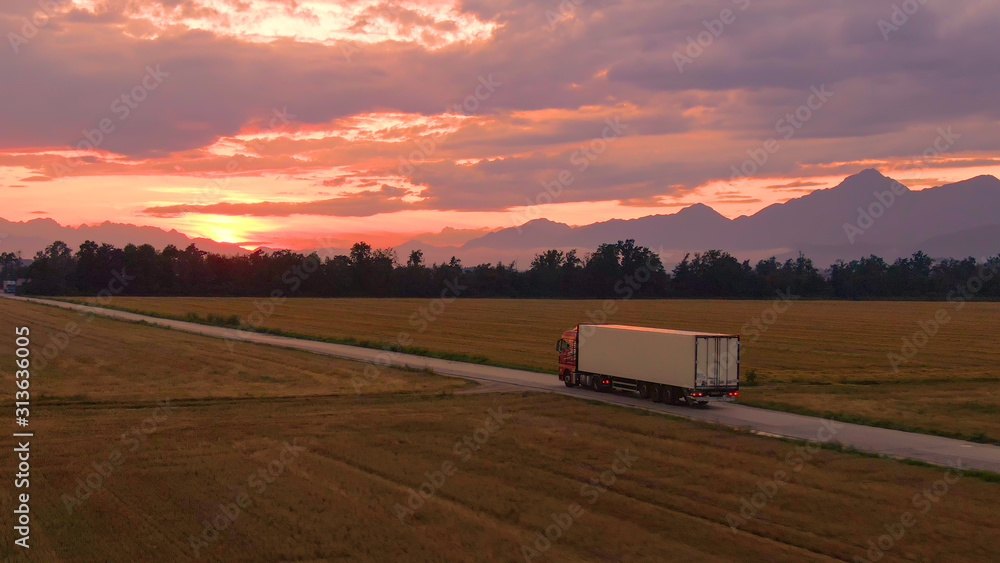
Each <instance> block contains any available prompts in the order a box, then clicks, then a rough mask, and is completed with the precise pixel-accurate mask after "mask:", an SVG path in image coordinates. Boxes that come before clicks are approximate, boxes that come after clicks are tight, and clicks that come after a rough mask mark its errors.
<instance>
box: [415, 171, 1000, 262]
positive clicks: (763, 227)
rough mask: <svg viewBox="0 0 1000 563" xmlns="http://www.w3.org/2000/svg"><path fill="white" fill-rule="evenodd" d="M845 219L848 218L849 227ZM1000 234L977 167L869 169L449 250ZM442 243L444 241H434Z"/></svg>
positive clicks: (992, 182)
mask: <svg viewBox="0 0 1000 563" xmlns="http://www.w3.org/2000/svg"><path fill="white" fill-rule="evenodd" d="M876 194H879V195H878V196H876ZM879 197H881V201H880V199H879ZM883 202H885V203H883ZM887 203H888V205H886V204H887ZM858 208H861V209H863V210H865V211H866V213H868V212H869V210H870V212H871V213H873V214H875V215H879V217H878V218H873V220H872V222H871V224H870V225H869V224H868V223H867V220H866V219H865V218H864V217H862V220H861V221H860V222H859V216H860V215H861V213H860V212H859V211H858ZM845 224H846V225H852V226H853V228H851V227H847V229H846V230H845ZM859 225H860V227H859ZM846 231H850V232H851V237H849V235H848V232H846ZM998 234H1000V180H998V179H997V178H995V177H993V176H979V177H976V178H972V179H969V180H965V181H962V182H957V183H954V184H946V185H943V186H939V187H935V188H929V189H925V190H920V191H913V190H910V189H909V188H907V187H906V186H903V185H902V184H900V183H899V182H897V181H896V180H893V179H892V178H888V177H886V176H883V175H882V174H881V173H880V172H878V171H877V170H874V169H869V170H864V171H862V172H860V173H858V174H855V175H853V176H850V177H848V178H846V179H845V180H844V181H843V182H841V183H840V184H839V185H838V186H836V187H833V188H830V189H825V190H817V191H814V192H812V193H810V194H808V195H805V196H803V197H799V198H795V199H792V200H789V201H787V202H785V203H779V204H774V205H770V206H768V207H766V208H764V209H762V210H760V211H758V212H757V213H755V214H754V215H752V216H749V217H748V216H742V217H739V218H737V219H733V220H730V219H727V218H726V217H724V216H722V215H720V214H719V213H717V212H716V211H715V210H713V209H712V208H711V207H709V206H707V205H704V204H695V205H692V206H690V207H687V208H685V209H682V210H680V211H679V212H677V213H675V214H672V215H652V216H649V217H642V218H639V219H630V220H620V219H615V220H611V221H604V222H601V223H594V224H591V225H584V226H579V227H570V226H569V225H565V224H563V223H556V222H553V221H549V220H546V219H537V220H535V221H530V222H528V223H525V224H524V225H521V226H520V227H519V228H518V227H511V228H508V229H503V230H500V231H496V232H493V233H489V234H487V235H485V236H482V237H480V238H477V239H474V240H471V241H469V242H467V243H466V244H465V245H464V246H462V247H461V248H460V249H457V248H456V249H452V252H453V253H457V254H458V255H459V257H462V256H463V255H464V254H465V253H467V252H469V251H475V254H477V255H487V254H489V253H490V252H493V253H494V255H496V256H498V257H500V256H506V257H512V256H517V257H519V258H520V260H519V263H520V265H522V267H523V266H524V265H526V262H524V261H525V260H530V259H531V255H532V252H535V251H537V250H538V249H542V248H561V249H567V248H577V249H579V250H580V252H581V254H582V253H583V252H585V251H590V250H593V249H594V248H596V247H597V245H599V244H601V243H604V242H615V241H618V240H624V239H629V238H632V239H635V240H636V242H637V243H638V244H642V245H645V246H648V247H650V248H653V249H654V250H661V249H662V250H663V252H664V254H667V255H668V256H667V257H665V259H664V262H667V263H673V262H677V261H679V260H680V258H681V257H683V255H684V253H685V252H697V251H703V250H709V249H713V248H719V249H722V250H726V251H729V252H732V253H733V254H736V255H737V256H739V257H741V258H744V259H750V260H756V259H760V258H766V257H768V256H771V255H777V256H778V257H779V258H784V257H792V256H795V255H797V254H798V252H799V251H802V252H804V253H805V254H806V255H807V256H809V257H810V258H812V259H813V260H814V262H816V264H817V265H818V266H820V267H823V266H827V265H829V264H831V263H833V262H834V261H835V260H837V259H845V260H851V259H856V258H860V257H862V256H867V255H868V254H872V253H874V254H877V255H879V256H882V257H883V258H885V259H887V260H893V259H895V258H898V257H901V256H909V255H910V254H912V253H913V252H916V251H917V250H924V251H926V252H927V253H928V254H930V255H932V256H934V257H966V256H976V257H981V256H985V255H996V254H997V253H1000V237H998V236H997V235H998ZM852 238H853V240H851V239H852ZM439 250H443V249H433V251H434V252H438V251H439ZM425 251H426V250H425ZM456 251H458V252H456ZM494 261H495V260H494Z"/></svg>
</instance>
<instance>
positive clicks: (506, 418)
mask: <svg viewBox="0 0 1000 563" xmlns="http://www.w3.org/2000/svg"><path fill="white" fill-rule="evenodd" d="M87 319H90V320H89V321H88V320H87ZM69 322H77V323H81V324H80V327H79V328H80V330H79V331H74V332H78V334H75V335H73V336H72V338H70V339H69V340H68V341H67V342H66V343H65V346H63V347H62V348H63V349H62V351H61V352H60V353H59V354H58V355H57V356H56V357H55V358H54V359H52V360H51V361H50V362H49V364H48V365H46V366H45V368H44V369H43V370H41V371H40V372H36V373H35V374H34V375H33V376H32V390H33V392H34V393H37V395H35V396H34V398H33V401H34V403H33V404H34V406H33V408H32V413H31V420H32V423H31V424H32V428H31V429H32V430H34V431H35V433H36V437H35V438H33V439H32V440H33V441H32V458H31V473H32V487H31V498H32V505H31V506H32V513H31V517H32V526H33V527H32V534H31V541H32V544H31V560H35V561H56V560H73V561H108V560H115V561H189V560H195V559H197V560H204V561H234V560H242V561H277V560H285V561H287V560H301V561H323V560H342V559H351V560H359V561H398V560H415V561H440V560H442V559H449V560H463V561H514V560H522V561H523V560H526V555H527V556H528V557H527V559H528V560H531V561H579V560H604V561H662V560H664V559H671V558H679V559H684V560H693V561H713V560H732V559H739V560H748V561H749V560H756V561H796V562H797V561H822V560H830V559H831V558H833V559H842V560H846V559H852V558H854V557H861V558H865V557H869V555H868V550H870V549H871V546H870V545H869V541H874V542H877V541H879V538H880V536H883V535H885V534H886V533H887V531H886V530H887V528H886V526H888V527H889V529H893V530H898V529H902V530H904V533H903V535H902V536H901V537H900V538H899V539H895V540H892V539H891V538H890V540H891V541H892V545H891V546H890V547H887V548H885V550H884V552H883V551H882V550H881V549H880V550H879V551H878V552H872V553H873V554H874V555H879V556H880V557H881V560H883V561H901V560H915V561H970V560H979V561H986V560H995V559H996V558H997V557H998V555H1000V551H998V548H997V545H996V542H995V541H993V537H994V536H995V534H996V533H998V532H1000V524H998V523H997V520H996V506H997V504H998V503H1000V484H997V483H995V482H989V481H987V480H983V479H980V478H977V477H975V476H971V475H965V476H962V475H959V474H956V473H947V472H946V470H945V469H943V468H936V467H923V466H914V465H908V464H903V463H900V462H896V461H891V460H885V459H877V458H870V457H862V456H858V455H853V454H849V453H841V452H836V451H829V450H812V451H810V450H808V449H801V448H803V446H802V445H800V444H796V443H791V442H784V441H779V440H775V439H771V438H764V437H759V436H752V435H747V434H742V433H739V432H735V431H732V430H729V429H726V428H721V427H716V426H709V425H705V424H700V423H695V422H690V421H686V420H679V419H674V418H669V417H665V416H660V415H653V414H650V413H648V412H640V411H634V410H628V409H623V408H616V407H611V406H607V405H600V404H592V403H589V402H587V401H580V400H574V399H570V398H565V397H559V396H552V395H547V394H531V393H525V392H508V393H476V392H470V391H475V386H474V385H473V384H470V383H468V382H465V381H462V380H456V379H451V378H445V377H441V376H437V375H434V374H430V373H426V372H414V371H402V370H392V369H385V370H383V371H382V372H381V374H380V376H379V377H378V378H377V379H375V380H374V382H373V383H372V384H371V385H368V386H366V387H364V389H363V391H362V393H361V394H358V393H357V392H356V390H355V388H354V386H353V384H352V378H354V377H356V376H359V375H360V374H361V372H362V370H363V369H364V367H365V366H364V364H357V363H352V362H348V361H344V360H338V359H333V358H329V357H325V356H318V355H311V354H307V353H302V352H295V351H289V350H283V349H277V348H271V347H266V346H258V345H252V344H246V343H238V344H236V345H235V346H234V349H233V352H231V353H230V352H229V351H228V350H227V349H226V347H225V346H223V345H222V344H221V341H220V340H217V339H212V338H207V337H201V336H195V335H191V334H185V333H182V332H177V331H171V330H166V329H162V328H155V327H151V326H144V325H141V324H129V323H123V322H118V321H112V320H107V319H101V318H93V317H85V316H81V315H79V314H77V313H74V312H70V311H64V310H59V309H55V308H52V307H46V306H42V305H36V304H28V303H20V302H11V301H7V300H0V334H7V335H13V334H14V327H15V326H29V327H30V328H31V333H32V338H33V341H34V342H35V343H36V344H34V345H33V350H34V349H35V348H37V347H38V346H44V345H45V343H46V342H47V341H48V339H49V338H50V337H53V336H57V335H58V334H59V333H60V331H62V330H64V328H65V327H66V325H67V323H69ZM11 348H12V347H11V346H6V345H5V346H0V351H2V353H0V379H2V381H3V385H4V386H5V388H12V387H13V381H14V377H13V373H12V368H11V366H12V365H13V354H12V352H11ZM368 380H369V381H371V380H370V379H368ZM7 403H9V400H6V398H5V404H4V406H5V407H11V406H12V405H10V404H7ZM490 420H492V422H489V421H490ZM0 442H2V443H0V447H3V448H5V449H6V448H10V447H12V444H11V438H10V437H7V438H4V439H3V440H0ZM473 448H475V449H473ZM8 451H9V450H8ZM5 467H6V471H8V472H11V473H12V471H11V470H12V469H13V467H12V465H11V463H10V462H8V463H7V464H5ZM102 468H103V471H104V472H105V475H103V476H101V475H96V473H97V472H99V471H102ZM946 479H947V481H948V483H946V482H945V480H946ZM942 483H944V489H942ZM935 487H936V488H935ZM421 489H422V490H424V491H425V492H427V491H429V493H428V497H429V498H426V499H424V498H423V497H419V496H416V495H419V493H416V492H415V491H417V490H421ZM925 491H926V492H925ZM935 491H937V492H935ZM922 495H923V496H922ZM927 495H931V496H927ZM927 499H933V502H931V500H927ZM12 502H13V499H12V496H11V495H4V496H2V497H0V510H2V511H4V512H5V513H7V514H10V513H11V511H12V509H13V507H12ZM751 503H756V504H757V505H758V508H752V509H748V508H747V506H752V504H751ZM751 510H752V511H751ZM741 511H742V513H741ZM905 514H910V519H907V520H906V522H907V526H906V527H898V526H900V524H899V523H900V521H901V518H903V517H904V515H905ZM553 526H555V527H554V528H553ZM211 530H214V531H215V533H210V532H211ZM547 532H548V533H549V534H550V536H551V537H552V538H553V539H551V540H541V539H540V538H541V537H542V534H545V533H547ZM3 533H4V535H5V538H4V541H3V543H2V546H3V547H0V557H2V558H3V559H4V560H8V559H10V560H26V559H21V558H22V555H21V554H20V552H19V553H18V554H17V555H15V554H13V553H12V551H11V547H10V546H11V544H12V538H10V537H9V536H10V535H11V534H12V531H11V529H10V527H5V529H4V532H3ZM882 541H883V545H887V544H885V540H884V539H883V540H882ZM874 545H877V544H874ZM525 546H528V549H529V550H528V551H526V547H525ZM531 550H533V551H531Z"/></svg>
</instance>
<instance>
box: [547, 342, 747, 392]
mask: <svg viewBox="0 0 1000 563" xmlns="http://www.w3.org/2000/svg"><path fill="white" fill-rule="evenodd" d="M557 348H558V349H559V352H560V357H559V358H560V361H559V365H560V369H559V372H560V373H559V378H560V379H562V380H563V381H564V382H565V383H566V385H567V386H574V385H582V386H585V387H590V388H592V389H595V390H598V391H609V390H611V389H618V390H621V391H630V392H633V393H637V394H638V395H640V396H641V397H643V398H648V399H652V400H654V401H657V402H666V403H675V402H679V401H685V402H687V403H688V404H698V405H705V404H707V403H708V402H709V401H735V400H736V398H737V396H739V385H740V383H739V377H740V376H739V370H740V337H739V336H738V335H735V334H719V333H711V332H690V331H683V330H668V329H662V328H647V327H635V326H622V325H593V324H583V325H579V326H577V327H576V329H572V330H568V331H566V332H565V333H563V338H562V339H561V340H560V341H559V344H558V345H557Z"/></svg>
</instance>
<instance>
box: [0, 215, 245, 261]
mask: <svg viewBox="0 0 1000 563" xmlns="http://www.w3.org/2000/svg"><path fill="white" fill-rule="evenodd" d="M57 240H61V241H63V242H65V243H66V244H67V245H69V247H70V248H72V249H73V250H76V249H77V248H79V247H80V244H82V243H83V242H84V241H86V240H92V241H94V242H96V243H98V244H102V243H108V244H113V245H115V246H117V247H122V246H125V245H126V244H129V243H132V244H150V245H152V246H154V247H155V248H156V249H157V250H162V249H163V248H164V247H166V246H168V245H171V244H172V245H174V246H176V247H177V248H180V249H181V250H183V249H185V248H187V246H188V245H190V244H192V243H193V244H195V245H197V246H198V248H200V249H201V250H205V251H208V252H215V253H219V254H243V253H246V252H247V251H246V250H244V249H243V248H240V247H239V246H237V245H235V244H229V243H224V242H216V241H214V240H212V239H207V238H190V237H188V236H186V235H184V234H182V233H179V232H177V231H176V230H170V231H164V230H163V229H159V228H156V227H140V226H137V225H128V224H123V223H112V222H110V221H106V222H104V223H101V224H99V225H81V226H79V227H67V226H63V225H60V224H59V223H57V222H56V221H54V220H52V219H32V220H30V221H18V222H14V221H7V220H6V219H0V251H2V252H17V251H21V253H22V255H23V257H24V258H31V257H33V256H34V255H35V253H36V252H38V251H39V250H42V249H43V248H45V247H46V246H48V245H50V244H52V243H53V242H54V241H57Z"/></svg>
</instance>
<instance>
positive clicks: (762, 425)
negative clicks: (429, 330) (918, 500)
mask: <svg viewBox="0 0 1000 563" xmlns="http://www.w3.org/2000/svg"><path fill="white" fill-rule="evenodd" d="M5 297H7V298H8V299H18V300H23V301H36V302H39V303H44V304H47V305H55V306H58V307H62V308H65V309H73V310H77V311H84V312H90V313H94V314H96V315H101V316H104V317H109V318H113V319H120V320H124V321H131V322H136V321H146V322H147V323H150V324H154V325H160V326H165V327H170V328H172V329H176V330H183V331H186V332H192V333H197V334H203V335H206V336H214V337H217V338H224V339H229V340H240V341H246V342H255V343H258V344H268V345H272V346H281V347H284V348H293V349H296V350H305V351H308V352H315V353H317V354H326V355H330V356H337V357H341V358H348V359H352V360H359V361H363V362H374V363H380V364H386V365H393V366H408V367H412V368H428V369H431V370H434V371H435V372H437V373H441V374H446V375H452V376H456V377H462V378H465V379H474V380H477V381H486V382H493V383H501V384H506V385H512V386H517V387H521V388H525V389H531V390H535V391H544V392H548V393H558V394H560V395H568V396H571V397H582V398H586V399H590V400H595V401H602V402H605V403H612V404H617V405H625V406H629V407H637V408H642V409H646V410H650V411H656V412H662V413H667V414H671V415H675V416H680V417H684V418H689V419H695V420H702V421H706V422H712V423H716V424H724V425H727V426H731V427H734V428H745V429H749V430H751V431H753V432H757V433H759V434H764V435H772V436H782V437H787V438H795V439H799V440H810V441H819V442H830V441H838V442H840V443H841V444H843V445H844V446H853V447H854V448H856V449H858V450H862V451H866V452H871V453H877V454H882V455H886V456H892V457H898V458H909V459H915V460H921V461H926V462H929V463H934V464H939V465H946V466H956V464H960V466H961V467H963V468H967V469H983V470H987V471H993V472H997V473H1000V447H997V446H990V445H985V444H976V443H972V442H964V441H962V440H954V439H951V438H942V437H939V436H929V435H926V434H914V433H911V432H902V431H899V430H888V429H884V428H875V427H871V426H862V425H858V424H847V423H841V422H834V421H830V420H825V419H821V418H816V417H810V416H802V415H797V414H791V413H784V412H779V411H771V410H765V409H757V408H753V407H748V406H744V405H739V404H733V403H713V404H712V405H711V406H710V407H709V408H707V409H698V408H692V407H686V406H670V405H663V404H658V403H653V402H651V401H645V400H642V399H639V398H638V397H635V396H632V395H628V394H623V393H619V392H614V393H598V392H595V391H590V390H586V389H579V388H568V387H566V386H565V385H563V383H562V382H561V381H559V380H558V379H557V378H556V376H555V375H547V374H542V373H534V372H530V371H521V370H514V369H507V368H499V367H493V366H484V365H480V364H468V363H462V362H453V361H449V360H441V359H437V358H427V357H424V356H414V355H410V354H399V353H394V352H386V351H382V350H374V349H371V348H361V347H357V346H347V345H344V344H331V343H327V342H314V341H311V340H301V339H297V338H287V337H283V336H274V335H270V334H261V333H255V332H243V331H237V330H234V329H229V328H222V327H214V326H207V325H201V324H197V323H189V322H184V321H176V320H171V319H159V318H156V317H148V316H145V315H138V314H135V313H128V312H125V311H115V310H112V309H104V308H100V307H89V306H86V305H77V304H75V303H65V302H61V301H50V300H47V299H34V298H24V297H14V296H5Z"/></svg>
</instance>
